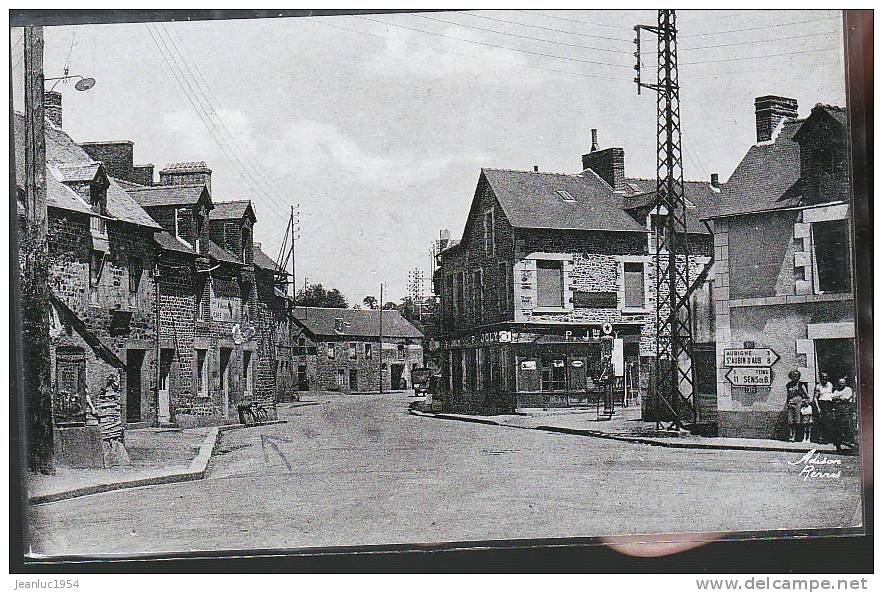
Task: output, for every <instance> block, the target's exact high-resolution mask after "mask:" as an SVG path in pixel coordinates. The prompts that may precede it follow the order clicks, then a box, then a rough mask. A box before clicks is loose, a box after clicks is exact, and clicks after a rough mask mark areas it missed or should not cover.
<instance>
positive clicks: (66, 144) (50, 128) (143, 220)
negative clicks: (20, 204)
mask: <svg viewBox="0 0 883 593" xmlns="http://www.w3.org/2000/svg"><path fill="white" fill-rule="evenodd" d="M13 126H14V134H13V137H14V139H15V170H16V182H17V183H18V184H19V186H21V187H24V153H25V138H24V127H25V121H24V115H22V114H21V113H17V112H16V113H15V114H14V118H13ZM45 137H46V163H47V165H61V166H63V167H64V168H66V169H67V168H69V167H70V166H71V165H77V166H83V167H85V168H89V167H92V166H93V165H94V166H98V163H96V162H95V161H93V160H92V158H91V157H89V155H88V154H86V151H85V150H83V149H82V148H80V146H78V145H77V143H76V142H74V141H73V140H72V139H71V137H70V136H68V135H67V134H66V133H65V132H64V131H62V130H60V129H59V128H56V127H55V126H54V125H53V124H52V123H51V122H50V121H49V120H46V133H45ZM50 176H52V175H51V172H50V174H49V175H47V177H50ZM57 181H61V179H59V180H57ZM108 181H109V182H110V185H109V187H108V188H107V215H108V216H109V217H110V218H115V219H117V220H120V221H122V222H128V223H131V224H136V225H140V226H145V227H149V228H154V229H159V228H161V227H160V225H159V224H158V223H157V222H156V221H154V220H153V219H152V218H150V216H149V215H148V214H147V212H145V211H144V209H143V208H141V206H139V205H138V203H137V202H136V201H135V200H134V199H132V197H131V196H129V194H127V193H126V192H125V190H123V188H122V187H120V186H119V185H118V184H117V183H116V181H115V180H114V179H113V178H108ZM50 187H51V184H50V183H49V182H47V199H48V198H49V194H50V192H53V193H52V199H53V201H52V202H47V203H48V205H50V206H53V207H56V208H61V209H64V210H75V211H77V212H82V210H81V209H80V208H79V207H78V206H76V205H75V203H74V202H73V201H72V200H70V199H67V198H69V197H70V196H67V197H65V192H62V191H61V190H60V189H59V188H58V187H56V188H55V189H54V190H52V189H50ZM68 189H69V188H68ZM55 198H59V201H58V202H55V201H54V199H55ZM80 201H81V202H82V200H80Z"/></svg>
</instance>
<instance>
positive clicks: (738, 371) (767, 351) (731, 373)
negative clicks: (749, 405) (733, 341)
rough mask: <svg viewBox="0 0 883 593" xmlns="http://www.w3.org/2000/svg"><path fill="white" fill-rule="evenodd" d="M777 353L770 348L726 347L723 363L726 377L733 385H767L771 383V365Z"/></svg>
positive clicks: (777, 357) (777, 358)
mask: <svg viewBox="0 0 883 593" xmlns="http://www.w3.org/2000/svg"><path fill="white" fill-rule="evenodd" d="M778 360H779V355H778V354H776V352H775V351H774V350H773V349H772V348H727V349H725V350H724V365H723V366H725V367H729V368H730V370H728V371H727V374H726V377H727V380H728V381H729V382H730V385H733V386H734V387H769V386H771V385H772V384H773V372H772V368H771V367H772V366H773V365H774V364H776V362H778Z"/></svg>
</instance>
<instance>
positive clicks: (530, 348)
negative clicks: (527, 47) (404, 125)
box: [436, 130, 719, 412]
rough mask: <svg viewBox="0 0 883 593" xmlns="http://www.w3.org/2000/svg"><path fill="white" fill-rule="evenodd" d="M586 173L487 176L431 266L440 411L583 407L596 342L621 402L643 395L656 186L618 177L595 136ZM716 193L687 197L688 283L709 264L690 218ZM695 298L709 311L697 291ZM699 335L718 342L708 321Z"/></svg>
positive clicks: (614, 151)
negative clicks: (607, 349)
mask: <svg viewBox="0 0 883 593" xmlns="http://www.w3.org/2000/svg"><path fill="white" fill-rule="evenodd" d="M582 165H583V170H582V172H581V173H578V174H565V173H545V172H539V171H538V169H537V168H536V167H535V168H534V170H533V171H513V170H503V169H482V171H481V175H480V176H479V179H478V184H477V187H476V190H475V196H474V198H473V202H472V206H471V208H470V211H469V214H468V217H467V220H466V225H465V228H464V231H463V235H462V240H461V241H460V242H459V243H457V244H454V245H453V246H450V247H448V248H447V249H444V250H442V251H441V252H440V253H439V254H438V260H439V270H438V271H437V274H436V282H437V283H438V284H440V286H438V287H437V290H438V292H439V294H440V296H441V314H440V319H441V321H440V330H439V334H440V335H439V340H440V344H441V349H442V357H441V358H442V381H441V385H440V391H441V393H440V396H441V397H440V399H442V400H443V401H444V405H445V406H446V408H448V409H451V410H473V411H509V412H511V411H513V410H514V409H516V408H522V407H553V406H569V405H586V404H588V403H590V402H592V401H593V400H594V398H597V396H598V393H599V375H600V373H601V371H602V368H601V367H602V354H604V351H603V346H602V340H601V337H602V336H603V335H604V334H605V330H606V331H607V332H609V334H610V335H611V336H612V337H613V338H614V340H613V345H612V348H613V351H614V352H613V354H614V358H615V359H616V360H618V361H621V364H619V365H617V366H618V368H617V369H616V374H617V377H618V378H617V385H616V390H617V392H618V393H619V397H620V399H621V400H624V399H626V398H628V399H629V400H631V401H637V399H638V397H639V395H644V394H645V393H646V387H647V384H648V381H649V373H650V364H651V360H652V357H654V355H655V337H654V336H655V288H654V287H655V282H656V278H655V272H654V254H655V251H656V241H655V234H654V233H655V230H654V229H655V227H656V220H657V214H656V212H655V210H654V201H655V180H652V181H651V180H644V179H634V178H628V177H626V176H625V171H624V151H623V149H622V148H607V149H603V150H602V149H599V148H598V146H597V135H596V133H595V131H594V130H593V143H592V150H591V151H590V152H589V153H587V154H585V155H583V159H582ZM718 191H719V188H718V187H716V179H714V180H713V183H709V182H687V183H686V184H685V193H686V196H687V201H688V220H689V225H688V238H689V241H690V245H691V248H690V253H691V260H690V269H691V277H693V278H696V277H698V276H699V275H700V273H702V272H703V270H705V272H706V274H707V273H708V270H707V269H706V268H710V265H711V255H712V239H711V235H710V232H709V231H708V229H706V228H705V227H704V226H703V225H701V224H700V222H699V215H700V214H701V213H703V212H704V211H705V210H707V208H708V207H709V205H710V204H711V203H712V202H713V201H714V200H715V198H716V196H717V192H718ZM693 298H694V299H695V300H696V301H698V302H697V303H696V304H695V306H696V307H701V306H702V305H701V304H702V303H704V306H705V308H706V309H708V302H709V299H710V292H709V291H708V290H707V288H706V287H705V286H703V287H702V288H701V289H700V290H698V291H697V292H696V293H695V295H694V297H693ZM706 315H707V316H710V313H707V314H706ZM694 325H695V326H696V327H694V331H695V332H696V334H697V335H696V339H697V341H699V342H705V343H710V342H712V341H713V334H712V332H711V329H710V324H709V323H708V321H707V320H705V321H704V320H702V319H701V316H699V318H698V319H696V320H695V321H694ZM706 350H708V351H709V355H708V357H707V358H708V360H707V361H706V362H705V364H704V365H702V366H703V369H704V371H703V372H704V374H705V375H709V376H710V377H711V380H708V381H705V384H704V385H703V386H702V389H703V390H705V391H712V392H713V389H714V381H713V375H714V372H713V369H714V361H713V354H710V353H711V352H713V348H711V349H709V348H708V347H706ZM711 395H712V394H708V396H706V397H704V398H703V401H707V400H708V399H709V397H710V396H711Z"/></svg>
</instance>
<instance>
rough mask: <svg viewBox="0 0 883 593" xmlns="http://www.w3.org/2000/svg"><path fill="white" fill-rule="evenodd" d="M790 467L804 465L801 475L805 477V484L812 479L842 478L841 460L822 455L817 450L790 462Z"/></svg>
mask: <svg viewBox="0 0 883 593" xmlns="http://www.w3.org/2000/svg"><path fill="white" fill-rule="evenodd" d="M788 465H803V469H801V470H800V475H801V476H803V481H804V482H806V481H807V480H809V479H810V478H814V479H815V478H828V479H839V478H840V472H841V468H840V465H841V462H840V460H839V459H834V458H830V457H828V456H827V455H823V454H820V453H819V452H818V451H816V450H815V449H812V450H810V451H807V452H806V454H805V455H804V456H803V457H801V458H800V459H798V460H796V461H789V462H788Z"/></svg>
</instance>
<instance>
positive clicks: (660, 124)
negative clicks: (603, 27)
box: [635, 10, 696, 428]
mask: <svg viewBox="0 0 883 593" xmlns="http://www.w3.org/2000/svg"><path fill="white" fill-rule="evenodd" d="M642 30H644V31H649V32H650V33H653V34H655V35H656V38H657V68H656V84H646V83H643V82H641V31H642ZM635 45H636V46H637V49H636V51H635V58H636V63H635V71H636V77H635V83H636V84H637V86H638V94H641V88H642V87H643V88H647V89H651V90H655V91H656V120H657V121H656V156H657V162H656V204H655V208H654V210H653V211H651V214H652V215H653V216H654V217H655V219H653V220H654V223H653V226H652V228H653V231H654V233H655V235H656V253H655V264H656V364H655V368H654V372H653V375H654V377H653V387H654V399H655V414H656V426H657V428H659V427H661V426H662V422H661V416H662V415H663V414H669V413H670V416H671V418H672V423H671V425H670V426H669V428H675V427H676V428H683V427H684V426H685V425H689V424H694V423H695V422H696V398H695V387H694V386H695V385H696V377H695V373H696V370H695V366H694V364H693V336H692V327H693V324H692V323H691V317H692V315H691V311H690V301H689V296H690V290H689V289H690V250H689V244H688V239H687V216H686V205H685V202H684V172H683V162H682V158H681V110H680V96H679V90H680V89H679V84H678V53H677V26H676V17H675V11H674V10H660V11H659V12H658V18H657V25H656V26H655V27H652V26H649V25H637V26H635ZM679 261H680V265H678V262H679Z"/></svg>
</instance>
